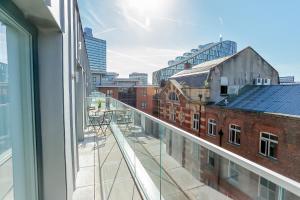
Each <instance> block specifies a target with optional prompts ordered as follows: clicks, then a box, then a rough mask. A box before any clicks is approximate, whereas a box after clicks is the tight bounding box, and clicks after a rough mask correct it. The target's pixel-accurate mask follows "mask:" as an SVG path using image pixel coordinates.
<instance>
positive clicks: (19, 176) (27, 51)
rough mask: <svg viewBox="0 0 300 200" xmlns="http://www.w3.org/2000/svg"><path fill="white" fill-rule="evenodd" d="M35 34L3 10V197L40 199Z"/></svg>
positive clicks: (0, 92)
mask: <svg viewBox="0 0 300 200" xmlns="http://www.w3.org/2000/svg"><path fill="white" fill-rule="evenodd" d="M32 88H33V87H32V54H31V36H30V34H29V33H28V32H26V31H25V30H24V29H23V28H22V27H21V26H19V25H18V24H17V23H15V22H14V21H13V20H12V19H10V18H9V17H8V16H7V15H6V14H5V13H4V12H2V11H1V10H0V199H30V200H31V199H32V200H34V199H36V197H37V190H36V188H37V187H36V160H35V156H34V155H35V138H34V135H35V134H34V120H33V119H34V118H33V98H32V96H33V95H32V94H33V91H32Z"/></svg>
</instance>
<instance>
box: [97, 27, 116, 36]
mask: <svg viewBox="0 0 300 200" xmlns="http://www.w3.org/2000/svg"><path fill="white" fill-rule="evenodd" d="M116 30H118V29H117V28H115V27H112V28H107V29H105V30H102V31H97V32H95V33H94V35H101V34H103V33H109V32H112V31H116Z"/></svg>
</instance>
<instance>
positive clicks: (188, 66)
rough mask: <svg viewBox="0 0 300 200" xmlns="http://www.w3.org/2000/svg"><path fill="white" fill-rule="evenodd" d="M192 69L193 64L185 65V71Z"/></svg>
mask: <svg viewBox="0 0 300 200" xmlns="http://www.w3.org/2000/svg"><path fill="white" fill-rule="evenodd" d="M191 68H192V65H191V63H188V62H187V63H184V69H191Z"/></svg>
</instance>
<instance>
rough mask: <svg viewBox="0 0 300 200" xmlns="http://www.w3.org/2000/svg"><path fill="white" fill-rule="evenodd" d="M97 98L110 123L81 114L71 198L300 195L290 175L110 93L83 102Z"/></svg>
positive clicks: (221, 198) (216, 198)
mask: <svg viewBox="0 0 300 200" xmlns="http://www.w3.org/2000/svg"><path fill="white" fill-rule="evenodd" d="M99 100H100V101H102V104H101V108H102V109H101V112H99V113H100V115H99V117H100V118H101V117H103V113H104V112H105V111H112V115H111V121H110V120H109V121H110V123H109V124H110V125H109V127H108V129H107V130H106V131H104V132H101V131H99V132H98V129H99V127H98V126H97V124H95V123H89V122H90V120H89V118H88V117H87V118H86V122H87V124H88V125H90V126H88V127H89V128H88V132H87V133H86V135H85V140H84V142H82V143H81V144H80V147H79V163H80V170H79V174H78V178H77V189H76V191H75V194H74V199H206V200H210V199H211V200H224V199H286V200H289V199H293V200H294V199H300V197H299V196H300V184H299V183H298V182H296V181H294V180H292V179H289V178H287V177H284V176H282V175H280V174H278V173H276V172H274V171H271V170H269V169H267V168H265V167H263V166H260V165H258V164H256V163H254V162H252V161H249V160H247V159H245V158H243V157H240V156H238V155H236V154H234V153H232V152H230V151H227V150H224V149H222V148H220V147H219V146H216V145H213V144H211V143H209V142H207V141H205V140H203V139H201V138H198V137H195V136H193V135H191V134H190V133H188V132H185V131H183V130H181V129H178V128H176V127H174V126H172V125H170V124H168V123H166V122H163V121H161V120H159V119H157V118H155V117H153V116H150V115H148V114H145V113H143V112H141V111H139V110H137V109H135V108H132V107H130V106H128V105H126V104H124V103H122V102H120V101H118V100H115V99H113V98H105V97H104V96H103V95H102V96H99V97H95V96H94V97H90V98H88V99H87V107H97V102H99ZM94 114H95V113H94ZM95 115H97V114H95ZM97 116H98V115H97ZM101 119H105V117H104V118H101Z"/></svg>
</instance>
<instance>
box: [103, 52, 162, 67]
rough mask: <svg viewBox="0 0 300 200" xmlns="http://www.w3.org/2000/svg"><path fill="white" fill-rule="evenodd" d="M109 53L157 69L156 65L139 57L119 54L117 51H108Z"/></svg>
mask: <svg viewBox="0 0 300 200" xmlns="http://www.w3.org/2000/svg"><path fill="white" fill-rule="evenodd" d="M108 53H110V54H113V55H115V56H119V57H124V58H128V59H131V60H133V61H136V62H139V63H141V64H144V65H148V66H152V67H157V65H156V64H153V63H149V62H146V61H145V60H143V59H140V58H138V57H137V56H131V55H128V54H124V53H121V52H117V51H113V50H108Z"/></svg>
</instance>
